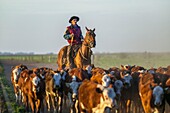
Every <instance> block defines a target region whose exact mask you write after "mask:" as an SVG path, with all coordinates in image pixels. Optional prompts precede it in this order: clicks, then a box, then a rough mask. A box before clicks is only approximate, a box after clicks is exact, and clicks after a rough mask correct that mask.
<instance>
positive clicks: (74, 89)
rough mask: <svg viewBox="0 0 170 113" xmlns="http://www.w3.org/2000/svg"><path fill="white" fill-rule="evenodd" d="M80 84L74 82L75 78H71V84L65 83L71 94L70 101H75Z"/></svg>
mask: <svg viewBox="0 0 170 113" xmlns="http://www.w3.org/2000/svg"><path fill="white" fill-rule="evenodd" d="M81 83H82V82H77V81H76V76H72V82H71V83H66V86H67V87H69V88H70V90H71V92H72V100H73V101H75V100H76V99H77V96H78V88H79V86H80V85H81Z"/></svg>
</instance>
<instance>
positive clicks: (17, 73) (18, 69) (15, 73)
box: [12, 66, 22, 83]
mask: <svg viewBox="0 0 170 113" xmlns="http://www.w3.org/2000/svg"><path fill="white" fill-rule="evenodd" d="M21 71H22V68H21V67H20V66H16V67H15V68H14V69H13V70H12V73H13V77H14V82H15V83H18V79H19V76H20V73H21Z"/></svg>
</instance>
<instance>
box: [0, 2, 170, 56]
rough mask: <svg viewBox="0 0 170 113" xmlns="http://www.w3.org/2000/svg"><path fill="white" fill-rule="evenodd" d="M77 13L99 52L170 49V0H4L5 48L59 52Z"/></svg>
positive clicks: (1, 46)
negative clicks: (92, 32) (72, 19)
mask: <svg viewBox="0 0 170 113" xmlns="http://www.w3.org/2000/svg"><path fill="white" fill-rule="evenodd" d="M73 15H77V16H79V17H80V21H79V22H78V24H79V25H80V26H81V29H82V32H83V35H85V26H87V27H89V28H91V29H93V28H96V31H95V33H96V42H97V46H96V48H94V49H93V51H94V52H144V51H148V52H170V0H0V52H35V53H50V52H53V53H58V51H59V49H60V48H61V47H63V46H64V45H66V44H67V42H66V40H65V39H64V38H63V34H64V31H65V30H66V26H68V25H69V23H68V20H69V19H70V17H71V16H73Z"/></svg>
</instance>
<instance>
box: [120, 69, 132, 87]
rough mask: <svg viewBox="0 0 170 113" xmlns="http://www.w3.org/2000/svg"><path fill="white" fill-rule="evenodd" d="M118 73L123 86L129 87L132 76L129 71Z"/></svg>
mask: <svg viewBox="0 0 170 113" xmlns="http://www.w3.org/2000/svg"><path fill="white" fill-rule="evenodd" d="M120 74H121V78H122V81H123V85H124V87H125V88H129V87H131V81H132V76H131V75H130V73H129V71H122V72H121V73H120Z"/></svg>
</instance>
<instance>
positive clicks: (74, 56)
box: [57, 16, 96, 70]
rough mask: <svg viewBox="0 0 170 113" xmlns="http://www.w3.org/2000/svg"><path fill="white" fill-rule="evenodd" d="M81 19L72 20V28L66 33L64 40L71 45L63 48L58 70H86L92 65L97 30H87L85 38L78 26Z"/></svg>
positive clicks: (60, 52) (58, 57)
mask: <svg viewBox="0 0 170 113" xmlns="http://www.w3.org/2000/svg"><path fill="white" fill-rule="evenodd" d="M78 21H79V17H77V16H73V17H71V18H70V20H69V23H71V25H70V26H68V27H67V30H66V31H65V33H64V38H65V39H66V40H67V41H68V43H69V45H66V46H64V47H62V48H61V49H60V51H59V53H58V56H57V64H58V70H62V69H65V68H66V69H69V68H74V67H77V68H84V67H86V66H88V65H91V55H92V50H91V48H94V47H95V46H96V40H95V36H96V34H95V33H94V31H95V29H93V30H92V29H88V28H87V27H85V28H86V35H85V37H84V38H83V36H82V32H81V29H80V26H78V25H77V22H78Z"/></svg>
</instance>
